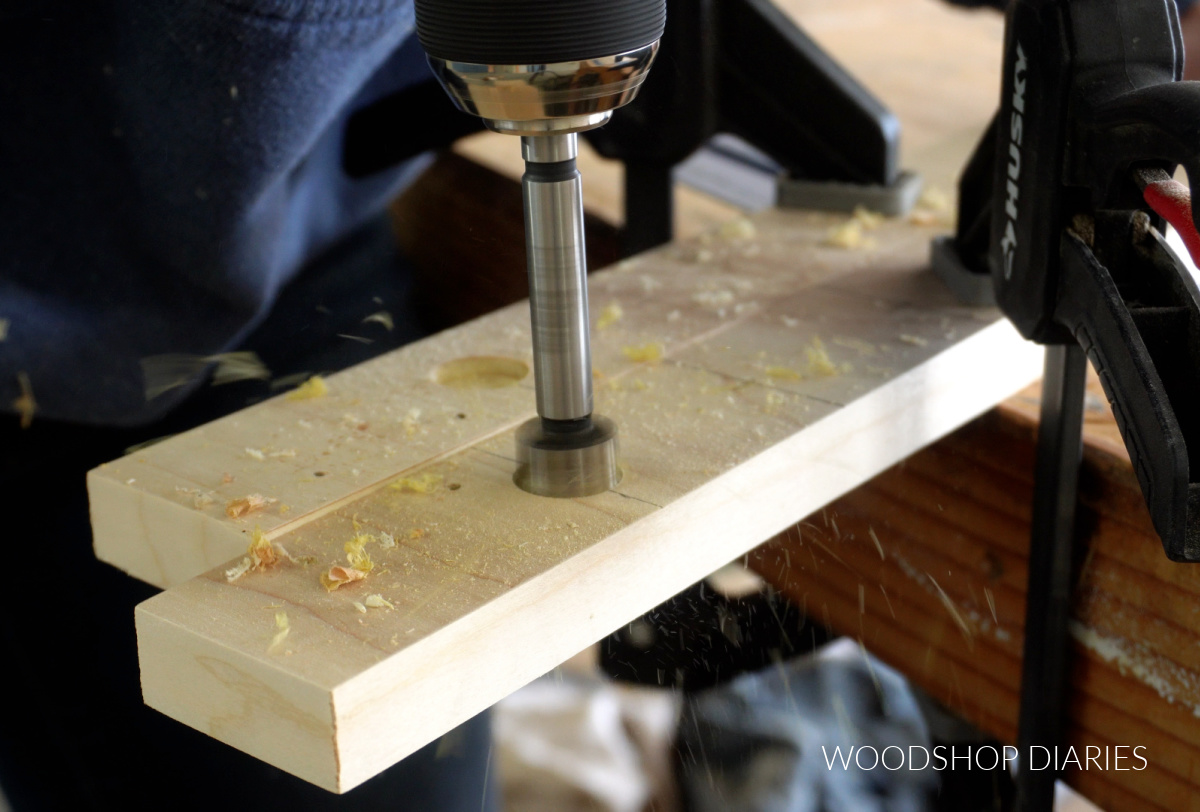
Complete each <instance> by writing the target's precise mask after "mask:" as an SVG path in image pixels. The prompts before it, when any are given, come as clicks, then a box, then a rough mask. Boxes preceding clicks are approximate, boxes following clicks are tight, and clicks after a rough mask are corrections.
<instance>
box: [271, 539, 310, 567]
mask: <svg viewBox="0 0 1200 812" xmlns="http://www.w3.org/2000/svg"><path fill="white" fill-rule="evenodd" d="M275 549H276V550H278V551H279V554H280V555H281V556H283V557H284V558H286V559H287V560H288V561H291V562H292V563H293V564H299V565H300V566H302V567H307V566H308V565H309V564H315V563H317V557H316V556H315V555H301V556H295V555H292V554H291V553H289V552H288V551H287V548H285V547H284V546H283V545H282V544H276V545H275Z"/></svg>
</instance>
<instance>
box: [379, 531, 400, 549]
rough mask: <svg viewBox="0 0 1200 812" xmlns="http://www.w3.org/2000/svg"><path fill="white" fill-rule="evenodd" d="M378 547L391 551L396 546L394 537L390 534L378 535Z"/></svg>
mask: <svg viewBox="0 0 1200 812" xmlns="http://www.w3.org/2000/svg"><path fill="white" fill-rule="evenodd" d="M379 546H380V547H382V548H383V549H385V550H391V549H392V548H394V547H395V546H396V537H395V536H393V535H392V534H391V533H380V534H379Z"/></svg>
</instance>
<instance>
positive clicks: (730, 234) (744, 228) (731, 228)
mask: <svg viewBox="0 0 1200 812" xmlns="http://www.w3.org/2000/svg"><path fill="white" fill-rule="evenodd" d="M717 236H718V237H720V238H721V239H722V240H726V241H729V242H732V241H735V240H752V239H754V238H755V237H757V236H758V229H757V228H755V227H754V223H752V222H750V221H749V220H747V219H746V218H745V217H739V218H738V219H737V220H730V221H729V222H728V223H725V224H724V225H722V226H721V227H720V229H718V230H717Z"/></svg>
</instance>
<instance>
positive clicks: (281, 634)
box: [267, 612, 292, 651]
mask: <svg viewBox="0 0 1200 812" xmlns="http://www.w3.org/2000/svg"><path fill="white" fill-rule="evenodd" d="M291 631H292V624H291V623H290V622H289V621H288V616H287V612H276V613H275V636H274V637H272V638H271V645H269V646H267V651H273V650H274V649H277V648H279V646H281V645H282V644H283V641H284V640H286V639H287V636H288V634H289V633H291Z"/></svg>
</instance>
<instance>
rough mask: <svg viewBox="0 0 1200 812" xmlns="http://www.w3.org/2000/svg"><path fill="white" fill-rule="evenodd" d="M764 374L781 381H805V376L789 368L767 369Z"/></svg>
mask: <svg viewBox="0 0 1200 812" xmlns="http://www.w3.org/2000/svg"><path fill="white" fill-rule="evenodd" d="M763 372H765V373H767V377H769V378H774V379H776V380H780V381H799V380H803V379H804V376H803V375H801V374H800V373H799V372H797V371H796V370H794V369H788V368H787V367H767V368H766V369H764V370H763Z"/></svg>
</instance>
